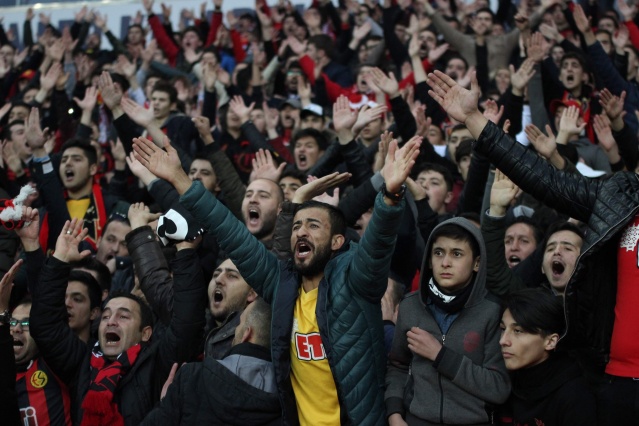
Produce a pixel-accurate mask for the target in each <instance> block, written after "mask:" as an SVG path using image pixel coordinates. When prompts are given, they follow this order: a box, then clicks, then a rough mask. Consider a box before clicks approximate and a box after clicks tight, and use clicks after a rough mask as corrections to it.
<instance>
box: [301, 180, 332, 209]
mask: <svg viewBox="0 0 639 426" xmlns="http://www.w3.org/2000/svg"><path fill="white" fill-rule="evenodd" d="M317 179H319V178H317V177H315V176H308V177H307V182H313V181H316V180H317ZM313 200H315V201H319V202H320V203H324V204H328V205H331V206H333V207H337V206H338V205H339V187H336V188H335V189H333V195H329V194H328V192H324V193H323V194H320V195H318V196H316V197H313Z"/></svg>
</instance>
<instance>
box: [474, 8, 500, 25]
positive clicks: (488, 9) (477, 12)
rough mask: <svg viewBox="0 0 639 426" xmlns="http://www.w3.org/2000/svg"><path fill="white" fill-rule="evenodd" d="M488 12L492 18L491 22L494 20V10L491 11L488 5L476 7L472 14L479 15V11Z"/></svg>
mask: <svg viewBox="0 0 639 426" xmlns="http://www.w3.org/2000/svg"><path fill="white" fill-rule="evenodd" d="M482 12H484V13H489V14H490V17H491V18H492V20H493V22H495V12H493V11H492V10H491V9H490V8H489V7H480V8H479V9H477V10H476V11H475V13H473V15H474V16H477V15H479V14H480V13H482Z"/></svg>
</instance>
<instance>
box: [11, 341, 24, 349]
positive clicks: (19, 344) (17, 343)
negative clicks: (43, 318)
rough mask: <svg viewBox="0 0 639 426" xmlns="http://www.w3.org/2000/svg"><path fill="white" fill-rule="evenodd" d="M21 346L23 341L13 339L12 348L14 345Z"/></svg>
mask: <svg viewBox="0 0 639 426" xmlns="http://www.w3.org/2000/svg"><path fill="white" fill-rule="evenodd" d="M23 346H24V342H22V341H20V340H18V339H13V347H14V348H15V347H19V348H21V347H23Z"/></svg>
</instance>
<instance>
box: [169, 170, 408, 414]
mask: <svg viewBox="0 0 639 426" xmlns="http://www.w3.org/2000/svg"><path fill="white" fill-rule="evenodd" d="M180 202H181V203H182V204H183V205H184V206H185V207H186V208H187V209H188V210H189V211H190V212H191V214H192V215H193V216H194V217H195V219H197V220H198V222H199V223H201V224H202V225H203V226H204V227H205V228H207V229H208V231H209V232H211V233H213V234H214V235H215V236H216V237H217V239H218V242H219V245H220V247H221V248H222V249H223V250H224V251H225V252H227V253H228V254H229V256H230V258H231V260H232V261H233V263H234V264H235V266H236V267H237V268H238V270H239V272H240V274H242V277H243V278H244V279H245V280H246V282H247V283H248V284H249V285H250V286H251V287H252V288H253V289H255V291H256V292H257V293H258V294H259V295H260V296H261V297H262V298H263V299H264V300H265V301H267V302H268V303H270V304H271V306H272V309H273V318H272V324H271V354H272V357H273V363H274V365H275V373H276V377H277V383H278V391H279V395H280V400H281V403H282V409H283V413H282V414H283V419H284V423H285V424H291V425H295V424H298V418H297V408H296V404H295V395H294V394H293V388H292V385H291V377H290V367H291V359H290V342H291V330H292V328H293V310H294V307H295V302H296V300H297V297H298V293H299V287H300V285H301V276H300V275H299V274H298V273H297V271H296V269H295V266H294V264H293V262H292V260H288V261H279V260H278V259H277V257H276V256H275V255H274V254H273V253H271V252H269V251H268V250H267V249H266V248H265V247H264V246H263V245H262V244H261V243H260V242H259V241H258V240H257V239H255V237H253V235H251V234H250V233H249V231H248V230H247V229H246V227H245V226H244V224H243V223H242V222H240V221H238V220H237V219H236V218H235V217H234V216H233V215H232V214H231V213H230V212H229V211H228V210H227V209H226V207H224V205H223V204H222V203H218V202H217V200H216V199H215V197H214V196H213V195H212V194H211V193H210V192H208V191H206V190H205V189H204V187H203V186H202V185H201V184H200V183H199V182H194V183H193V185H192V186H191V188H189V190H188V191H187V192H186V193H185V194H184V195H183V196H182V197H181V198H180ZM404 204H405V202H404V201H402V202H401V203H400V204H398V205H397V206H388V205H386V203H384V201H383V198H382V195H381V194H379V195H378V196H377V199H376V200H375V207H374V210H373V216H372V218H371V221H370V223H369V225H368V228H367V229H366V233H365V234H364V236H363V237H362V239H361V241H360V243H359V244H355V243H351V244H350V247H349V248H348V250H345V251H344V252H342V253H340V254H338V255H336V256H334V257H333V258H332V259H331V260H330V261H329V262H328V264H327V266H326V268H325V269H324V278H323V279H322V281H321V282H320V285H319V288H318V299H317V307H316V316H317V322H318V325H319V330H320V335H321V337H322V343H323V345H324V350H325V352H326V356H327V358H328V361H329V365H330V367H331V372H332V373H333V378H334V379H335V384H336V387H337V392H338V397H339V401H340V409H341V418H342V421H341V423H342V424H353V425H385V424H386V414H385V408H384V375H385V370H386V355H385V353H384V328H383V323H382V311H381V305H380V301H381V299H382V296H383V295H384V292H385V291H386V287H387V283H388V272H389V268H390V260H391V256H392V253H393V250H394V247H395V239H396V235H397V229H398V227H399V221H400V218H401V215H402V210H403V208H404Z"/></svg>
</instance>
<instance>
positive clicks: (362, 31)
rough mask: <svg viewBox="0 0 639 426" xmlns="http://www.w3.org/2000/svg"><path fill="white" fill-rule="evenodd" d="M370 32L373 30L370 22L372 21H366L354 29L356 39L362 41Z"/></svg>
mask: <svg viewBox="0 0 639 426" xmlns="http://www.w3.org/2000/svg"><path fill="white" fill-rule="evenodd" d="M370 32H371V24H370V22H368V21H366V22H364V23H363V24H362V25H360V26H359V27H355V29H354V30H353V38H354V39H355V40H360V41H361V40H363V39H364V38H365V37H366V36H367V35H368V33H370Z"/></svg>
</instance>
